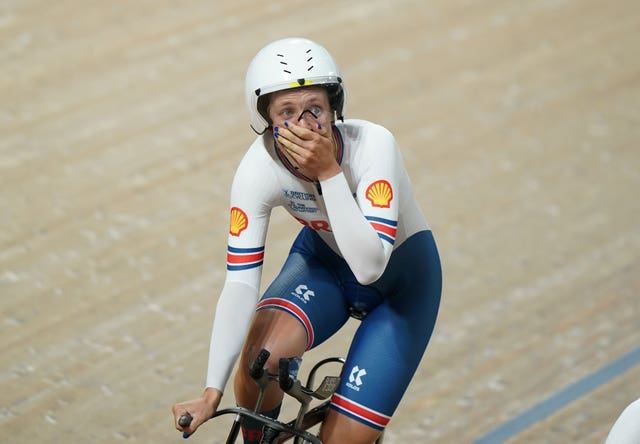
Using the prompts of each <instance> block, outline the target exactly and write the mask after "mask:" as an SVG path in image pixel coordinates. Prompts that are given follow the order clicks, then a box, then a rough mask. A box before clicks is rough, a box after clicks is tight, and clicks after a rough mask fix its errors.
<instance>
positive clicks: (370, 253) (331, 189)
mask: <svg viewBox="0 0 640 444" xmlns="http://www.w3.org/2000/svg"><path fill="white" fill-rule="evenodd" d="M321 186H322V194H323V197H324V203H325V206H326V208H327V214H328V216H329V222H330V223H331V230H332V232H333V235H334V238H335V240H336V243H337V244H338V248H339V249H340V253H341V254H342V256H343V257H344V259H345V260H346V261H347V264H349V268H350V269H351V271H352V272H353V274H354V275H355V276H356V279H358V282H360V283H362V284H369V283H371V282H374V281H375V280H377V279H378V278H379V277H380V276H381V275H382V273H383V272H384V269H385V266H386V263H387V257H386V254H385V249H384V247H383V245H382V243H381V241H380V238H379V237H378V235H377V233H376V231H375V230H374V229H373V227H372V226H371V224H369V222H368V221H367V220H366V219H365V217H364V215H363V214H362V212H361V211H360V208H359V207H358V204H357V203H356V201H355V200H354V198H353V196H352V195H351V191H350V190H349V186H348V184H347V181H346V178H345V176H344V174H343V173H340V174H337V175H335V176H333V177H331V178H329V179H327V180H324V181H322V182H321Z"/></svg>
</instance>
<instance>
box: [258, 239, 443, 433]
mask: <svg viewBox="0 0 640 444" xmlns="http://www.w3.org/2000/svg"><path fill="white" fill-rule="evenodd" d="M441 291H442V272H441V265H440V259H439V256H438V251H437V247H436V244H435V241H434V239H433V236H432V233H431V231H421V232H418V233H416V234H414V235H413V236H411V237H410V238H409V239H407V240H405V241H404V242H403V243H402V245H400V246H399V247H398V248H396V250H394V252H393V253H392V255H391V258H390V260H389V264H388V266H387V269H386V270H385V272H384V274H383V275H382V277H381V278H380V279H379V280H378V281H376V282H375V283H373V284H371V285H367V286H364V285H361V284H359V283H358V282H357V280H356V279H355V277H354V276H353V273H352V272H351V270H350V269H349V267H348V265H347V264H346V262H345V261H344V260H343V259H342V258H341V257H339V256H338V255H337V254H335V253H334V252H333V251H332V250H331V249H330V248H329V247H328V246H327V245H326V244H325V243H324V242H323V241H322V240H321V239H320V237H319V236H318V235H317V234H316V233H315V232H314V231H313V230H311V229H309V228H304V229H303V230H302V231H301V233H300V234H299V236H298V237H297V239H296V241H295V242H294V244H293V246H292V248H291V251H290V254H289V257H288V258H287V260H286V262H285V264H284V266H283V268H282V270H281V272H280V274H279V275H278V277H277V278H276V279H275V280H274V282H273V283H272V284H271V285H270V286H269V288H268V289H267V291H266V292H265V294H264V295H263V297H262V298H261V300H260V302H259V305H258V308H259V309H262V308H277V309H281V310H286V311H288V312H290V313H291V314H292V315H293V316H295V317H296V318H297V319H298V320H299V321H300V322H301V324H302V325H303V326H304V328H305V330H306V331H307V339H308V343H307V346H308V348H312V347H314V346H316V345H318V344H320V343H322V342H323V341H325V340H326V339H328V338H329V337H330V336H332V335H333V334H334V333H335V332H337V331H338V330H339V329H340V328H341V327H342V326H343V325H344V324H345V323H346V322H347V320H348V319H349V316H356V317H359V318H361V319H362V321H361V324H360V326H359V327H358V329H357V331H356V334H355V336H354V338H353V341H352V344H351V347H350V350H349V352H348V355H347V361H346V363H345V366H344V370H343V375H342V381H341V384H340V386H339V388H338V390H337V391H336V393H335V395H334V396H333V398H332V408H334V409H336V410H338V411H339V412H341V413H342V414H344V415H347V416H349V417H351V418H353V419H356V420H358V421H360V422H362V423H364V424H366V425H369V426H371V427H374V428H378V429H383V428H384V427H385V426H386V425H387V423H388V421H389V419H390V418H391V416H392V415H393V412H394V411H395V409H396V408H397V406H398V404H399V402H400V400H401V399H402V396H403V395H404V393H405V391H406V389H407V387H408V385H409V382H410V381H411V378H412V377H413V375H414V373H415V371H416V369H417V367H418V364H419V363H420V361H421V359H422V356H423V354H424V351H425V349H426V347H427V344H428V342H429V339H430V338H431V334H432V332H433V329H434V326H435V322H436V317H437V313H438V308H439V304H440V294H441Z"/></svg>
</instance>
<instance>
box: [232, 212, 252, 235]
mask: <svg viewBox="0 0 640 444" xmlns="http://www.w3.org/2000/svg"><path fill="white" fill-rule="evenodd" d="M248 225H249V218H247V215H246V213H245V212H244V211H242V210H241V209H240V208H238V207H233V208H231V218H230V221H229V233H230V234H231V235H232V236H240V233H242V231H243V230H244V229H245V228H247V226H248Z"/></svg>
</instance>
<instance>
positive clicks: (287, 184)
mask: <svg viewBox="0 0 640 444" xmlns="http://www.w3.org/2000/svg"><path fill="white" fill-rule="evenodd" d="M333 134H334V138H335V141H336V145H337V160H338V162H339V164H340V166H341V168H342V173H340V174H338V175H337V176H334V177H332V178H330V179H327V180H325V181H322V182H321V183H315V182H313V181H310V180H308V179H307V178H305V177H304V176H303V175H302V174H300V173H299V172H298V171H297V170H296V169H295V167H294V166H293V165H292V164H291V163H289V161H288V160H287V158H286V157H285V156H283V155H282V153H281V152H279V149H278V148H277V147H276V144H275V143H274V139H273V135H272V133H271V131H267V132H266V133H265V134H264V135H262V136H258V137H257V139H256V140H255V142H254V143H253V144H252V145H251V147H250V148H249V150H248V151H247V153H246V154H245V156H244V158H243V159H242V161H241V163H240V165H239V167H238V169H237V171H236V174H235V177H234V180H233V186H232V190H231V203H230V207H231V211H230V213H231V216H230V219H231V221H230V230H229V239H228V250H227V275H226V280H225V284H224V288H223V290H222V293H221V295H220V299H219V302H218V305H217V312H216V318H215V321H214V326H213V332H212V340H211V350H210V358H209V369H208V373H207V386H208V387H215V388H218V389H220V390H223V389H224V387H225V384H226V382H227V380H228V378H229V375H230V373H231V370H232V368H233V365H234V363H235V361H236V359H237V357H238V354H239V352H240V350H241V347H242V344H243V342H244V340H245V337H246V332H247V331H248V328H249V324H250V321H251V319H252V317H253V314H254V310H255V309H256V307H257V309H258V310H261V309H265V308H276V309H281V310H286V311H287V312H289V313H291V315H292V316H294V317H295V318H296V319H298V320H299V321H300V323H301V324H302V326H303V327H304V329H305V330H306V332H307V348H308V349H310V348H312V347H315V346H316V345H318V344H320V343H322V342H323V341H324V340H326V339H327V338H329V337H330V336H331V335H332V334H334V333H335V332H336V331H338V330H339V329H340V327H342V326H343V325H344V324H345V323H346V322H347V320H348V319H349V317H350V316H354V317H356V318H358V319H361V324H360V325H359V327H358V330H357V332H356V334H355V337H354V339H353V342H352V345H351V348H350V350H349V353H348V355H347V361H346V363H345V366H344V371H343V376H342V382H341V384H340V387H339V388H338V390H337V391H336V393H335V394H334V396H333V398H332V408H334V409H337V410H338V411H340V412H342V413H344V414H346V415H348V416H350V417H352V418H354V419H356V420H358V421H361V422H363V423H364V424H367V425H369V426H371V427H375V428H378V429H383V428H384V427H385V426H386V425H387V423H388V422H389V419H390V418H391V416H392V414H393V412H394V411H395V409H396V407H397V406H398V404H399V402H400V400H401V398H402V396H403V394H404V392H405V390H406V388H407V386H408V385H409V382H410V380H411V378H412V376H413V374H414V372H415V370H416V368H417V366H418V364H419V362H420V360H421V358H422V356H423V353H424V351H425V349H426V347H427V343H428V342H429V338H430V337H431V334H432V332H433V328H434V325H435V322H436V317H437V312H438V307H439V303H440V294H441V289H442V273H441V266H440V259H439V256H438V251H437V248H436V245H435V242H434V239H433V236H432V233H431V230H430V228H429V225H428V224H427V222H426V220H425V217H424V216H423V214H422V212H421V211H420V208H419V207H418V204H417V202H416V199H415V197H414V194H413V190H412V187H411V183H410V181H409V177H408V176H407V172H406V170H405V167H404V164H403V161H402V157H401V154H400V152H399V150H398V147H397V144H396V141H395V139H394V137H393V135H392V134H391V133H390V132H389V131H388V130H386V129H385V128H383V127H381V126H379V125H376V124H373V123H371V122H367V121H364V120H346V121H345V122H342V123H340V122H338V123H336V124H335V126H334V127H333ZM278 206H281V207H284V208H285V209H286V210H287V211H288V212H289V213H290V214H291V215H292V216H293V217H294V218H295V219H297V220H298V221H299V222H300V223H301V224H302V225H303V228H302V231H301V232H300V233H299V235H298V237H297V238H296V240H295V242H294V244H293V246H292V247H291V251H290V253H289V256H288V258H287V260H286V262H285V264H284V266H283V268H282V270H281V271H280V273H279V275H278V276H277V278H276V279H275V280H274V282H273V283H272V284H271V285H270V286H269V288H268V289H267V290H266V292H265V294H264V295H263V296H262V297H261V298H259V289H260V279H261V273H262V263H263V258H264V246H265V239H266V235H267V228H268V225H269V218H270V214H271V210H272V209H273V208H274V207H278ZM258 299H259V300H258ZM256 304H257V305H256Z"/></svg>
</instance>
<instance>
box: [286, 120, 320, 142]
mask: <svg viewBox="0 0 640 444" xmlns="http://www.w3.org/2000/svg"><path fill="white" fill-rule="evenodd" d="M283 130H284V131H287V130H288V132H289V133H290V134H292V135H293V136H295V137H296V138H297V140H296V139H293V141H294V142H296V143H298V144H300V143H303V142H304V141H306V140H311V139H313V138H314V137H315V134H316V133H315V131H312V130H310V129H309V128H307V127H304V126H301V125H297V124H295V123H289V122H285V127H284V128H283Z"/></svg>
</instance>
